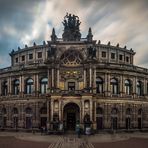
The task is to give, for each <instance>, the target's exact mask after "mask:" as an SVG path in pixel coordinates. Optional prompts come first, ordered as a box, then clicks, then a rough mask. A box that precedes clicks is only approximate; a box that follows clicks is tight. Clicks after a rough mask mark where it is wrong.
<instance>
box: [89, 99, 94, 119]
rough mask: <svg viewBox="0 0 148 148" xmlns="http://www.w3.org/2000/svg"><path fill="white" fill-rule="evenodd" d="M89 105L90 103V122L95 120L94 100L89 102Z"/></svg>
mask: <svg viewBox="0 0 148 148" xmlns="http://www.w3.org/2000/svg"><path fill="white" fill-rule="evenodd" d="M89 103H90V121H92V120H93V118H92V114H93V112H92V110H93V102H92V100H89Z"/></svg>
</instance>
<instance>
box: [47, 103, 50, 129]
mask: <svg viewBox="0 0 148 148" xmlns="http://www.w3.org/2000/svg"><path fill="white" fill-rule="evenodd" d="M49 116H50V110H49V100H47V129H49V128H50V125H49V122H50V120H49V119H50V118H49Z"/></svg>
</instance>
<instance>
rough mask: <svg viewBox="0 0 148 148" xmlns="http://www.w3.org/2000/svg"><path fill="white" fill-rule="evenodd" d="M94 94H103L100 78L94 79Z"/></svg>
mask: <svg viewBox="0 0 148 148" xmlns="http://www.w3.org/2000/svg"><path fill="white" fill-rule="evenodd" d="M96 92H97V93H99V94H101V93H103V80H102V79H101V78H97V79H96Z"/></svg>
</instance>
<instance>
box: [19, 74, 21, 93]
mask: <svg viewBox="0 0 148 148" xmlns="http://www.w3.org/2000/svg"><path fill="white" fill-rule="evenodd" d="M19 81H20V84H19V92H20V94H22V76H20V77H19Z"/></svg>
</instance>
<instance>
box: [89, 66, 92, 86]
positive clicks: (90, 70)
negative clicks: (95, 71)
mask: <svg viewBox="0 0 148 148" xmlns="http://www.w3.org/2000/svg"><path fill="white" fill-rule="evenodd" d="M89 87H92V69H91V67H90V68H89Z"/></svg>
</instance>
